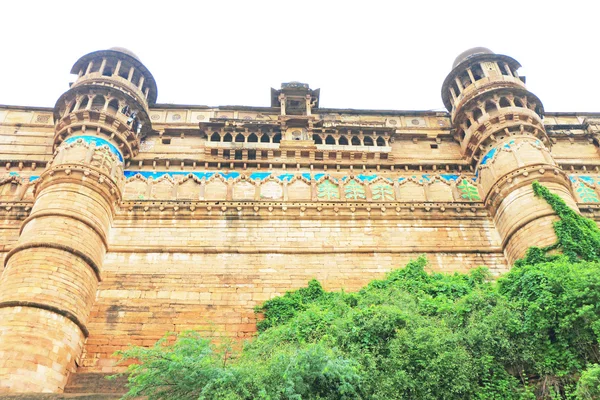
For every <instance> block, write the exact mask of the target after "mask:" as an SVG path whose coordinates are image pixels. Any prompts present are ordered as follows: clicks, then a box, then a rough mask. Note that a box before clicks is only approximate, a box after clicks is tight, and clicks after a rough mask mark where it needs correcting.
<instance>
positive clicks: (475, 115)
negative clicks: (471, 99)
mask: <svg viewBox="0 0 600 400" xmlns="http://www.w3.org/2000/svg"><path fill="white" fill-rule="evenodd" d="M482 115H483V113H482V112H481V109H480V108H479V107H477V108H475V109H474V110H473V119H474V120H475V121H479V118H481V116H482Z"/></svg>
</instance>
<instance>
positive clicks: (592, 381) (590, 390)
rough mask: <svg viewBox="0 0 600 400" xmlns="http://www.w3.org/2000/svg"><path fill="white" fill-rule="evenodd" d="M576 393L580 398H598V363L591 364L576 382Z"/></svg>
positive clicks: (599, 379)
mask: <svg viewBox="0 0 600 400" xmlns="http://www.w3.org/2000/svg"><path fill="white" fill-rule="evenodd" d="M577 395H578V396H579V398H580V399H582V400H595V399H600V365H598V364H592V365H590V366H589V367H588V369H586V370H585V371H583V373H582V374H581V378H580V379H579V382H577Z"/></svg>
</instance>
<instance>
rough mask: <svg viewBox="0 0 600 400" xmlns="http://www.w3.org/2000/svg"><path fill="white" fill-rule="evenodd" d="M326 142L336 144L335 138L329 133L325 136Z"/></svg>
mask: <svg viewBox="0 0 600 400" xmlns="http://www.w3.org/2000/svg"><path fill="white" fill-rule="evenodd" d="M325 144H335V139H334V138H333V136H331V135H327V137H326V138H325Z"/></svg>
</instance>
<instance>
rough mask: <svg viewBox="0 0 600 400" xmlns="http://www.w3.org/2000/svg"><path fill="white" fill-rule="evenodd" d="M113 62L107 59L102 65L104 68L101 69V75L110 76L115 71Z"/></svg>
mask: <svg viewBox="0 0 600 400" xmlns="http://www.w3.org/2000/svg"><path fill="white" fill-rule="evenodd" d="M115 67H116V65H115V63H114V62H112V61H108V62H107V63H106V65H105V66H104V70H103V71H102V76H112V74H113V73H114V71H115Z"/></svg>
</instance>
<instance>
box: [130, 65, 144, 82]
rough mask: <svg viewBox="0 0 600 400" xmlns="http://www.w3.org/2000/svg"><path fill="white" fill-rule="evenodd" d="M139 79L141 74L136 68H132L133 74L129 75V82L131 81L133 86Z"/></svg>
mask: <svg viewBox="0 0 600 400" xmlns="http://www.w3.org/2000/svg"><path fill="white" fill-rule="evenodd" d="M140 79H142V74H141V73H140V71H139V70H138V69H137V68H136V69H134V70H133V76H132V77H131V83H133V84H134V85H135V86H137V85H139V83H140Z"/></svg>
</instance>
